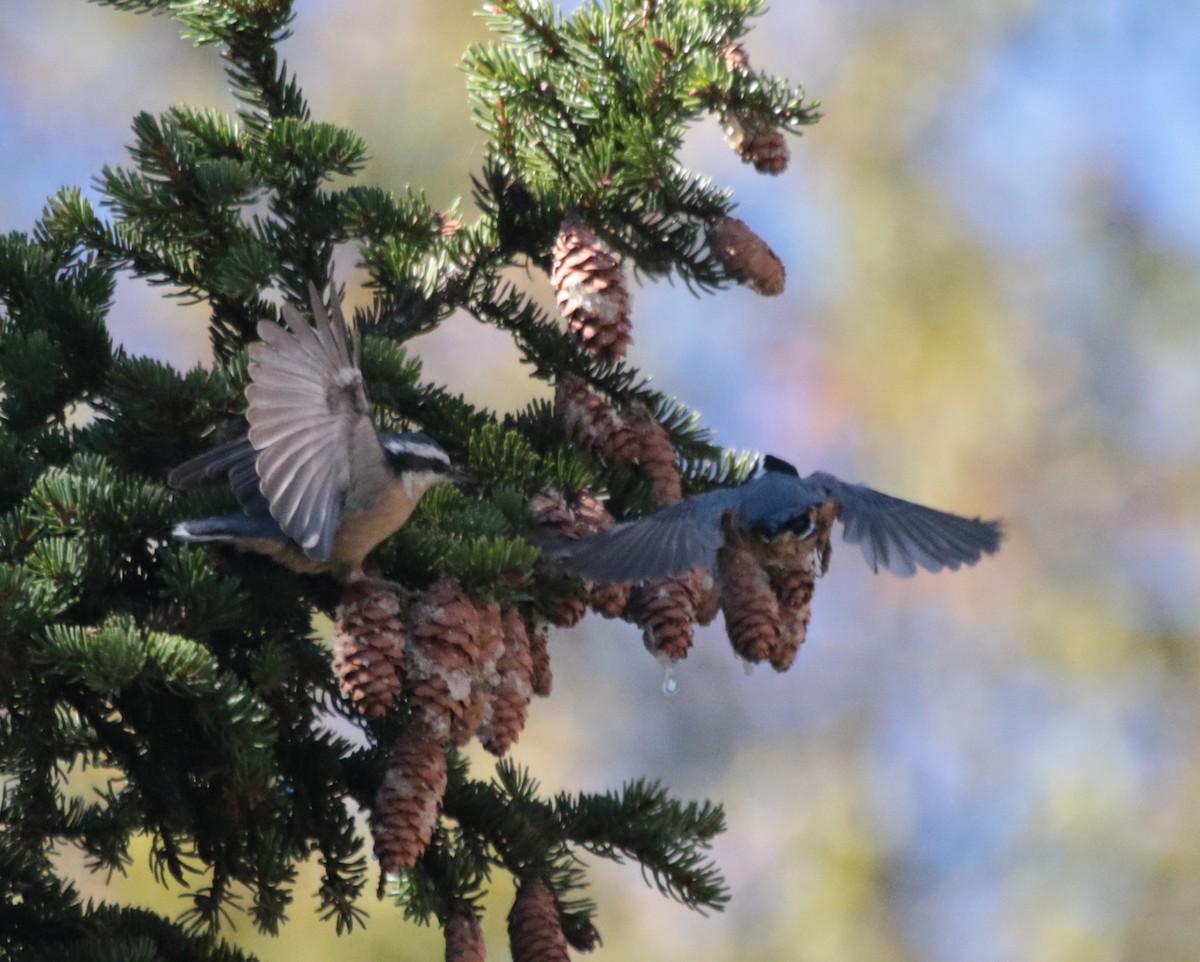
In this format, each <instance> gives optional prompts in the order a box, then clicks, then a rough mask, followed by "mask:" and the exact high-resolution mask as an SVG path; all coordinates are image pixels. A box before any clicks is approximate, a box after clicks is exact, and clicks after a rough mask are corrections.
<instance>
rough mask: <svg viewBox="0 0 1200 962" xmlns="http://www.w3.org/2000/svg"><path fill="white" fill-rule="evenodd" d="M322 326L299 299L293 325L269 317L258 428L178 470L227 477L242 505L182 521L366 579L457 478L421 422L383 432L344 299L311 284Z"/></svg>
mask: <svg viewBox="0 0 1200 962" xmlns="http://www.w3.org/2000/svg"><path fill="white" fill-rule="evenodd" d="M310 295H311V298H312V310H313V321H314V323H313V324H311V325H310V324H309V323H308V322H307V321H305V320H304V318H303V317H301V316H300V313H299V312H298V311H297V310H296V309H295V308H293V307H292V306H291V305H290V304H287V305H284V307H283V318H284V321H285V322H286V324H287V327H286V328H285V327H281V326H280V325H278V324H275V323H274V322H272V321H260V322H259V324H258V335H259V338H260V340H259V341H258V342H257V343H255V344H252V345H250V384H249V385H248V386H247V388H246V399H247V401H248V402H249V406H248V409H247V411H246V420H247V421H248V422H249V424H250V431H249V433H248V434H247V435H246V436H245V437H244V438H241V439H239V440H236V441H231V442H229V443H227V444H223V445H221V446H220V447H217V448H214V449H213V450H211V451H208V452H206V453H204V454H201V455H200V456H198V457H195V458H193V459H192V460H190V461H187V462H185V463H184V464H181V465H179V467H177V468H175V469H174V470H173V471H172V472H171V474H170V476H169V477H168V479H167V480H168V482H169V483H170V484H171V485H173V486H175V487H178V488H188V487H193V486H196V485H198V484H203V483H205V482H209V481H217V480H222V479H225V480H228V482H229V485H230V486H231V487H232V488H233V491H234V494H236V495H237V498H238V501H240V502H241V505H242V509H243V513H242V514H228V515H222V516H219V517H214V518H201V519H199V520H195V521H184V522H182V523H181V524H179V525H178V526H176V528H175V530H174V531H173V532H172V533H173V534H174V535H175V537H177V538H180V539H181V540H183V541H223V542H227V543H229V544H232V545H234V546H236V547H238V548H241V549H243V550H249V551H257V552H259V553H260V554H265V555H267V556H269V557H271V558H273V559H274V560H276V561H278V562H279V563H280V564H283V565H285V566H287V567H288V568H291V569H292V570H293V571H299V572H302V573H305V574H315V573H319V572H329V573H330V574H332V575H334V576H335V577H337V578H339V579H340V580H342V581H347V582H350V581H357V580H359V579H361V578H362V577H363V570H362V565H363V560H364V559H365V558H366V556H367V554H368V553H369V552H370V551H371V549H372V548H374V547H375V546H376V545H377V544H379V543H380V542H381V541H383V540H384V538H386V537H388V535H390V534H392V532H394V531H396V530H397V529H398V528H399V527H400V526H401V525H403V524H404V522H405V521H407V520H408V517H409V515H411V514H412V511H413V508H415V507H416V505H417V502H418V501H419V500H420V498H421V495H422V494H424V493H425V490H426V489H427V488H429V487H430V486H431V485H434V484H439V483H443V482H448V481H455V480H458V479H459V477H458V473H457V472H456V471H455V470H454V469H453V468H452V467H451V465H450V458H449V457H448V456H447V455H446V452H445V451H443V450H442V449H441V447H439V446H438V444H437V442H435V441H434V440H433V439H432V438H431V437H429V436H428V435H426V434H423V433H420V432H407V433H402V434H397V433H390V432H389V433H380V432H379V431H377V430H376V428H375V425H374V423H373V422H372V420H371V407H370V404H369V402H368V401H367V394H366V389H365V388H364V386H363V378H362V371H361V370H360V369H359V364H358V345H357V342H355V343H354V344H353V346H351V344H350V343H348V334H347V330H346V325H345V321H344V320H343V318H342V312H341V307H340V305H339V304H338V302H337V298H336V297H335V298H334V301H333V317H332V318H330V315H329V314H328V313H327V312H326V310H325V307H324V305H323V304H322V302H321V297H320V295H319V293H318V292H317V290H316V288H313V287H310Z"/></svg>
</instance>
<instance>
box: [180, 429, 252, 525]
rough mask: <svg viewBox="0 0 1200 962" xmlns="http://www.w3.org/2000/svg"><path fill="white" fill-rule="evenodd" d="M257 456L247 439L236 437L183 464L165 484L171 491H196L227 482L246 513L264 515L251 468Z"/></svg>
mask: <svg viewBox="0 0 1200 962" xmlns="http://www.w3.org/2000/svg"><path fill="white" fill-rule="evenodd" d="M257 456H258V452H257V451H255V450H254V445H252V444H251V443H250V439H249V438H245V437H244V438H238V439H237V440H236V441H228V442H226V443H225V444H222V445H218V446H217V447H215V448H213V449H212V450H211V451H205V452H204V453H203V454H201V455H198V456H196V457H194V458H192V459H191V460H190V461H185V462H184V463H183V464H181V465H179V466H178V467H177V468H175V469H174V470H172V471H171V473H170V474H169V475H167V483H168V484H169V485H171V487H173V488H195V487H198V486H200V485H202V484H210V483H212V482H214V481H222V480H228V482H229V486H230V487H231V488H233V493H234V494H235V495H237V499H238V502H239V503H240V504H241V505H242V508H243V509H244V510H245V512H246V513H247V514H249V515H260V514H266V513H267V499H266V498H264V497H263V496H262V492H261V491H259V489H258V472H257V471H256V470H255V469H254V461H255V459H256V458H257Z"/></svg>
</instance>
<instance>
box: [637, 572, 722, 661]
mask: <svg viewBox="0 0 1200 962" xmlns="http://www.w3.org/2000/svg"><path fill="white" fill-rule="evenodd" d="M716 598H717V590H716V585H715V582H714V579H713V576H712V573H711V572H710V571H707V570H706V569H704V568H693V569H692V570H691V571H689V572H687V573H686V574H683V575H680V576H679V577H677V578H658V579H656V580H654V581H649V582H647V583H645V584H643V585H638V586H637V587H636V588H634V589H633V593H632V595H631V596H630V599H629V607H628V609H627V611H626V617H628V618H629V619H630V620H631V621H633V622H634V623H635V624H637V626H638V627H640V628H641V629H642V641H643V643H644V644H645V646H646V650H647V651H649V652H650V653H651V654H652V655H654V657H655V658H657V659H658V660H659V661H662V662H665V663H668V664H674V663H675V662H677V661H680V660H681V659H683V658H686V657H687V653H688V651H689V650H690V649H691V647H692V638H693V634H694V632H695V627H696V625H697V624H700V625H706V624H708V623H709V622H710V621H712V620H713V618H714V617H715V616H716V613H717V605H716Z"/></svg>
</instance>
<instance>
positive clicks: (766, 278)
mask: <svg viewBox="0 0 1200 962" xmlns="http://www.w3.org/2000/svg"><path fill="white" fill-rule="evenodd" d="M708 246H709V248H710V249H711V250H712V252H713V255H714V256H715V257H716V258H717V260H719V261H720V262H721V264H722V265H723V266H724V267H725V270H726V271H728V272H729V276H730V277H732V278H733V279H734V280H736V281H738V282H739V283H741V284H746V285H748V286H749V288H750V289H751V290H752V291H754V292H756V293H758V294H762V295H764V296H766V297H773V296H775V295H776V294H782V293H783V284H784V279H785V277H786V272H785V271H784V269H783V261H781V260H780V259H779V258H778V256H776V254H775V252H774V251H773V250H771V248H770V247H768V246H767V243H766V241H764V240H763V239H762V238H761V237H759V236H758V235H757V234H756V233H754V231H752V230H751V229H750V228H749V227H748V226H746V222H745V221H742V220H739V219H738V218H736V217H722V218H719V219H718V220H717V221H715V222H714V223H713V224H712V225H711V226H710V227H709V229H708Z"/></svg>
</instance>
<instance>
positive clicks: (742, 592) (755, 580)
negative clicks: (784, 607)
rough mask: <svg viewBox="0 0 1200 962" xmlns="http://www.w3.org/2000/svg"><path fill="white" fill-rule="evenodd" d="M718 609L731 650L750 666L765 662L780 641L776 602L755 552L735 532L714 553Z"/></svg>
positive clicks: (727, 534)
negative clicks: (719, 594)
mask: <svg viewBox="0 0 1200 962" xmlns="http://www.w3.org/2000/svg"><path fill="white" fill-rule="evenodd" d="M717 570H718V572H719V575H718V581H719V584H720V588H721V608H722V609H723V610H724V612H725V631H726V632H727V633H728V635H729V641H730V642H731V643H732V645H733V650H734V651H735V652H737V654H738V655H739V656H740V657H742V658H744V659H745V660H746V661H749V662H754V663H757V662H760V661H766V660H767V659H768V658H769V657H770V656H771V652H772V651H774V650H775V649H776V648H777V647H778V646H779V644H780V641H779V629H780V626H779V602H778V601H777V600H776V599H775V592H773V591H772V590H771V581H770V579H769V578H768V577H767V573H766V571H764V570H763V567H762V565H760V564H759V563H758V559H757V558H756V557H755V556H754V552H753V551H752V550H750V548H749V547H748V546H747V544H746V543H745V541H744V540H742V539H741V538H740V537H738V536H737V535H736V533H734V532H727V533H726V537H725V544H724V546H723V547H722V548H721V550H720V551H719V552H717Z"/></svg>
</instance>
